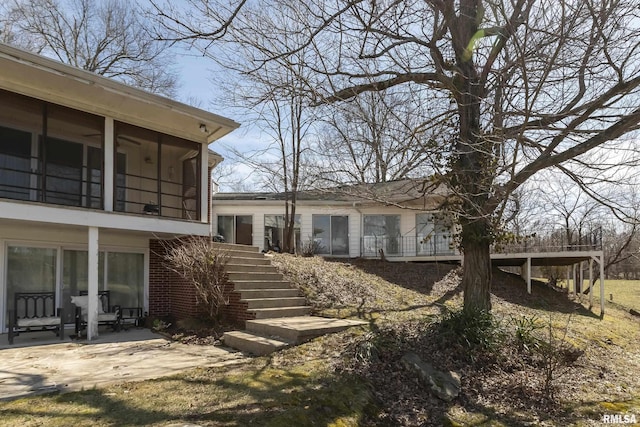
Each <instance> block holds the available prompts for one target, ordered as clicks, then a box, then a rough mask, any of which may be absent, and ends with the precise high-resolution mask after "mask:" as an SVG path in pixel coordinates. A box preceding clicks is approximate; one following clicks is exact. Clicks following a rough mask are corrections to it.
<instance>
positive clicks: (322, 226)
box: [313, 215, 349, 255]
mask: <svg viewBox="0 0 640 427" xmlns="http://www.w3.org/2000/svg"><path fill="white" fill-rule="evenodd" d="M313 242H314V246H315V250H316V253H318V254H331V255H349V217H348V216H342V215H340V216H338V215H313Z"/></svg>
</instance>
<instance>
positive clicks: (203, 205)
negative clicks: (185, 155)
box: [183, 144, 213, 224]
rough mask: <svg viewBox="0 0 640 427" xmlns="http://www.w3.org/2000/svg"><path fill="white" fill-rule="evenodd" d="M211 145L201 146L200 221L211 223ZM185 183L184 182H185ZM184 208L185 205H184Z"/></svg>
mask: <svg viewBox="0 0 640 427" xmlns="http://www.w3.org/2000/svg"><path fill="white" fill-rule="evenodd" d="M208 159H209V147H208V146H207V145H204V144H203V145H201V146H200V195H199V197H200V222H203V223H205V224H208V223H209V213H208V210H209V197H213V195H210V194H209V182H210V180H211V176H210V175H209V161H208ZM183 185H184V183H183ZM183 209H184V206H183Z"/></svg>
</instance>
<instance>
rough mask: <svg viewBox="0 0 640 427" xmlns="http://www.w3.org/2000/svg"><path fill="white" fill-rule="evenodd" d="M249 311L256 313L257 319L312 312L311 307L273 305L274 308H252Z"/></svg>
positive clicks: (302, 314)
mask: <svg viewBox="0 0 640 427" xmlns="http://www.w3.org/2000/svg"><path fill="white" fill-rule="evenodd" d="M247 311H248V312H249V313H255V315H256V319H272V318H277V317H296V316H306V315H308V314H309V313H311V307H309V306H299V307H273V308H252V309H249V310H247Z"/></svg>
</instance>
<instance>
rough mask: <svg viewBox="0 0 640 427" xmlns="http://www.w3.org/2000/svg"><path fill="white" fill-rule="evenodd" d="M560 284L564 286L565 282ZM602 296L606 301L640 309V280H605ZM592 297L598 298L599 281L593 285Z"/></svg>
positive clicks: (587, 284)
mask: <svg viewBox="0 0 640 427" xmlns="http://www.w3.org/2000/svg"><path fill="white" fill-rule="evenodd" d="M562 285H563V286H566V283H562ZM585 286H589V281H588V280H586V281H585ZM612 294H613V299H611V295H612ZM604 296H605V299H606V300H607V301H613V302H614V303H616V304H619V305H622V306H624V307H627V308H635V309H636V310H639V311H640V280H605V281H604ZM593 297H594V300H599V298H600V282H597V283H596V285H595V286H594V292H593Z"/></svg>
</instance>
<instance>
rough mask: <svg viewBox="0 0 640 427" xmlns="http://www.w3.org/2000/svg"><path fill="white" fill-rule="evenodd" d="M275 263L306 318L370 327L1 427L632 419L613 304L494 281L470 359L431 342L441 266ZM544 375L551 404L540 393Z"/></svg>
mask: <svg viewBox="0 0 640 427" xmlns="http://www.w3.org/2000/svg"><path fill="white" fill-rule="evenodd" d="M274 262H275V263H276V264H277V265H278V266H279V268H280V269H281V270H282V271H283V272H284V273H285V274H286V275H287V277H288V278H289V279H290V280H291V281H292V282H294V283H295V284H296V285H297V286H299V287H300V288H301V289H302V290H303V291H304V292H305V294H306V295H307V296H308V299H309V300H310V301H311V302H312V303H313V304H314V307H315V310H316V312H317V313H318V314H323V315H335V316H341V317H359V318H362V319H366V320H369V322H370V326H369V327H367V328H354V329H351V330H348V331H344V332H341V333H338V334H333V335H329V336H325V337H321V338H318V339H315V340H313V341H311V342H308V343H306V344H303V345H300V346H297V347H295V348H289V349H286V350H284V351H281V352H278V353H276V354H273V355H271V356H267V357H259V358H255V359H252V360H251V361H250V362H248V363H245V364H241V365H237V366H233V367H222V368H211V369H194V370H191V371H189V372H186V373H184V374H181V375H177V376H173V377H167V378H162V379H158V380H153V381H143V382H129V383H122V384H117V385H113V386H110V387H106V388H101V389H96V390H86V391H82V392H75V393H67V394H63V395H56V394H53V395H45V396H39V397H31V398H25V399H19V400H15V401H12V402H0V425H3V426H4V425H7V426H69V425H72V426H147V425H151V426H169V425H184V424H196V425H201V426H246V425H252V426H253V425H256V426H361V425H365V426H369V425H381V426H389V425H391V426H394V425H406V426H415V425H438V426H439V425H452V426H453V425H455V426H518V425H541V424H542V425H558V426H560V425H562V426H564V425H575V426H593V425H600V424H601V420H602V416H603V415H604V414H623V415H624V414H635V416H636V417H637V418H640V375H639V374H640V320H639V319H637V318H634V317H633V316H631V315H629V313H627V312H626V311H624V310H622V309H619V308H618V307H617V306H613V305H611V306H608V307H607V312H606V315H605V316H604V318H602V319H601V318H600V317H599V312H598V310H597V309H595V311H593V312H592V311H589V310H588V309H587V308H586V307H585V306H584V305H582V304H580V303H579V302H578V301H572V300H570V299H569V298H568V297H567V296H566V295H565V294H564V293H561V292H557V291H554V290H551V289H549V288H547V287H546V286H544V285H543V284H541V283H539V282H536V283H534V287H533V292H532V295H527V294H526V286H525V285H524V282H523V281H521V280H519V279H516V278H514V277H513V276H510V275H506V274H504V273H500V272H496V273H495V274H494V284H493V287H492V292H493V296H492V304H493V314H494V318H495V319H496V324H497V325H498V326H497V327H496V328H497V329H496V331H499V333H496V336H497V337H500V338H499V340H497V341H496V343H498V344H497V345H498V346H497V347H495V348H493V347H492V349H491V350H490V351H478V352H476V351H475V350H473V351H471V350H470V349H469V348H468V347H466V346H465V345H464V344H460V341H456V340H453V341H450V342H448V343H444V344H443V341H442V339H443V338H442V337H441V336H440V335H438V333H437V331H438V327H439V326H438V325H440V324H441V323H440V322H441V319H442V318H443V313H447V312H449V311H450V310H456V309H457V308H459V307H460V306H461V303H462V295H461V290H460V286H459V277H458V276H457V273H456V271H455V270H454V269H453V267H452V266H449V265H437V266H434V265H426V264H405V263H397V264H395V263H381V262H379V261H363V260H352V261H343V260H333V261H331V260H324V259H321V258H294V257H291V256H286V255H278V256H276V257H275V258H274ZM630 288H631V287H629V286H627V287H624V286H622V285H621V288H620V289H622V290H625V289H630ZM610 289H613V288H612V287H607V292H614V302H615V300H616V298H618V297H617V296H616V292H617V291H611V290H610ZM636 289H637V288H636ZM620 298H621V299H622V298H623V297H620ZM624 299H626V300H630V298H629V297H627V296H625V297H624ZM583 301H585V299H584V297H583ZM517 325H520V326H517ZM522 325H533V327H532V328H531V329H530V330H528V329H527V330H525V329H524V328H523V326H522ZM517 327H519V328H520V329H518V330H519V331H520V332H523V331H524V332H526V334H529V335H526V336H527V337H529V341H526V342H527V343H529V344H530V345H532V346H537V345H541V348H546V347H544V345H542V344H544V342H546V341H544V340H545V339H546V338H545V337H551V339H550V340H549V342H551V343H552V344H553V345H554V346H555V347H554V348H557V349H559V351H558V354H560V355H564V354H565V353H562V352H560V350H562V351H565V350H570V352H569V353H567V354H568V355H572V356H573V357H572V358H571V361H566V360H564V359H562V360H561V359H553V361H554V363H556V364H554V365H549V364H545V362H544V360H543V359H542V358H540V357H538V356H539V355H540V354H543V353H531V352H526V351H524V350H523V349H522V348H520V346H518V345H514V343H517V342H516V341H513V336H514V330H515V328H517ZM535 334H538V335H535ZM507 335H508V336H509V337H511V338H509V341H507V338H505V337H506V336H507ZM481 338H484V336H481ZM519 342H520V343H522V342H524V341H519ZM195 348H197V347H195ZM406 351H412V352H415V353H416V354H418V355H419V356H420V357H421V358H422V359H423V360H425V361H428V362H430V363H432V364H433V366H434V367H435V368H436V369H441V370H454V371H456V372H458V373H459V374H460V375H461V378H462V390H461V393H460V396H459V397H458V398H456V399H455V400H453V401H452V402H444V401H442V400H440V399H438V398H436V397H434V396H433V395H432V394H431V393H430V392H429V390H428V387H426V386H425V385H424V384H423V383H422V382H421V381H420V380H419V379H418V378H417V377H416V375H415V374H414V373H411V372H409V371H408V370H407V369H406V368H404V366H403V365H402V364H401V363H400V358H401V356H402V355H403V354H404V352H406ZM563 357H564V356H563ZM149 363H153V360H150V361H149ZM549 366H551V367H552V368H553V369H554V371H553V383H552V385H553V396H552V398H549V396H547V395H545V394H544V393H543V388H544V384H545V383H544V379H545V367H549ZM638 421H640V420H638Z"/></svg>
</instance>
